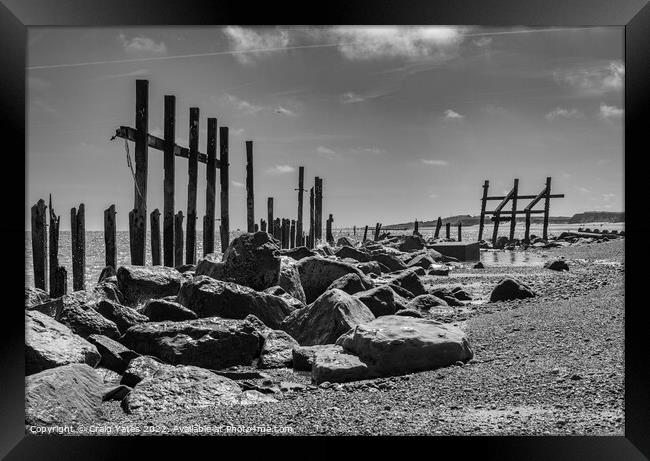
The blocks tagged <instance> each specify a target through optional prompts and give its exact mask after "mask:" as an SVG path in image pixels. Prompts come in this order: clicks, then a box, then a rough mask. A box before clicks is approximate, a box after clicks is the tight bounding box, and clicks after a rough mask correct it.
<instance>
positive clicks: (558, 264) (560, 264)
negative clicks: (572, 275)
mask: <svg viewBox="0 0 650 461" xmlns="http://www.w3.org/2000/svg"><path fill="white" fill-rule="evenodd" d="M544 267H545V268H546V269H550V270H552V271H568V270H569V265H568V264H567V263H566V261H565V260H563V259H555V260H553V261H548V262H547V263H546V264H544Z"/></svg>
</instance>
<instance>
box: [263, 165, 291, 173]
mask: <svg viewBox="0 0 650 461" xmlns="http://www.w3.org/2000/svg"><path fill="white" fill-rule="evenodd" d="M294 171H296V169H295V168H294V167H292V166H291V165H275V166H272V167H271V168H268V169H267V170H266V172H267V173H269V174H285V173H292V172H294Z"/></svg>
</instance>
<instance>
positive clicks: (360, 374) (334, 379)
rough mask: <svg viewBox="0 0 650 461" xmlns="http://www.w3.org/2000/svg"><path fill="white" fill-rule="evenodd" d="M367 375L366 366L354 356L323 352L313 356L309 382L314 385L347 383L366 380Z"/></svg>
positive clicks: (368, 372) (329, 351) (336, 352)
mask: <svg viewBox="0 0 650 461" xmlns="http://www.w3.org/2000/svg"><path fill="white" fill-rule="evenodd" d="M369 374H370V370H369V369H368V365H366V364H365V363H364V362H362V361H361V359H360V358H359V357H357V356H356V355H352V354H347V353H345V352H338V351H334V352H332V351H331V350H324V351H318V352H316V354H315V356H314V364H313V366H312V369H311V380H312V382H313V383H314V384H320V383H324V382H330V383H347V382H351V381H359V380H362V379H366V378H367V377H368V375H369Z"/></svg>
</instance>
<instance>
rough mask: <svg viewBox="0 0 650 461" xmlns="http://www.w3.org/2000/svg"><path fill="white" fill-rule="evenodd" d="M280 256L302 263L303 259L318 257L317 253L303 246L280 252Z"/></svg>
mask: <svg viewBox="0 0 650 461" xmlns="http://www.w3.org/2000/svg"><path fill="white" fill-rule="evenodd" d="M280 255H282V256H288V257H290V258H293V259H295V260H296V261H300V260H301V259H304V258H309V257H310V256H316V253H315V252H314V251H311V250H310V249H308V248H307V247H304V246H302V247H296V248H290V249H286V250H280Z"/></svg>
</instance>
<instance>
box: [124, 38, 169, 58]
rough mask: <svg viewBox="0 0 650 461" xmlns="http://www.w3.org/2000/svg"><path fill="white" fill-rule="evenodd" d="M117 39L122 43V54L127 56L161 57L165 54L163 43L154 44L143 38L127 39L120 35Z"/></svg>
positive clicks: (152, 41) (165, 49) (154, 42)
mask: <svg viewBox="0 0 650 461" xmlns="http://www.w3.org/2000/svg"><path fill="white" fill-rule="evenodd" d="M118 39H119V40H120V42H121V43H122V47H123V48H124V52H125V53H126V54H127V55H129V56H137V57H145V56H163V55H166V54H167V46H166V45H165V42H160V43H156V41H154V40H153V39H151V38H149V37H145V36H138V37H133V38H127V37H126V35H124V34H123V33H121V34H120V35H119V36H118Z"/></svg>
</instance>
